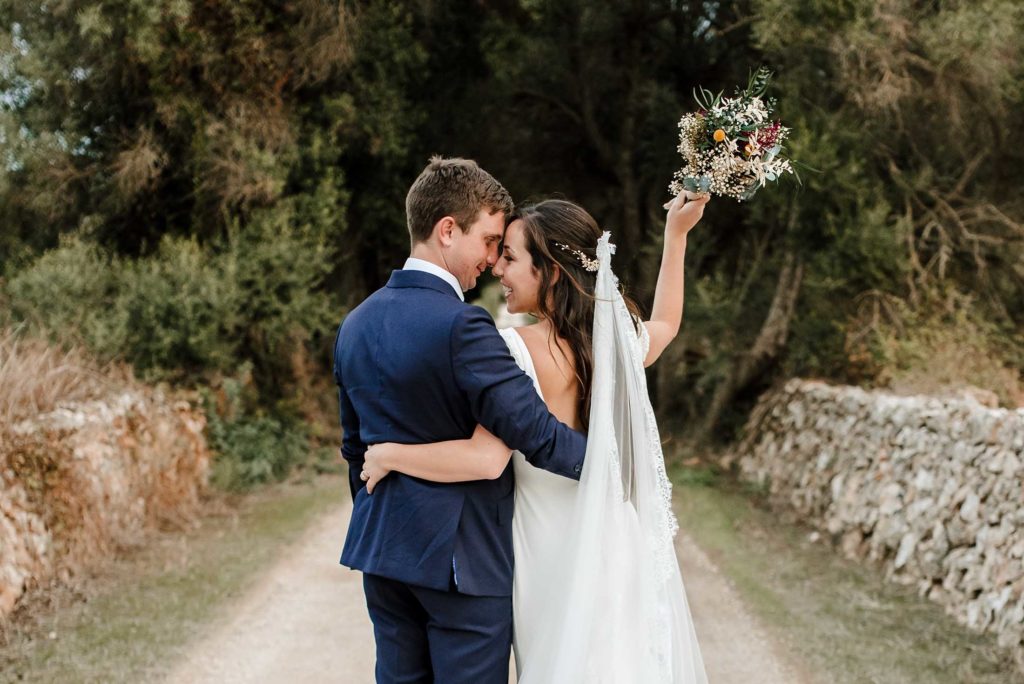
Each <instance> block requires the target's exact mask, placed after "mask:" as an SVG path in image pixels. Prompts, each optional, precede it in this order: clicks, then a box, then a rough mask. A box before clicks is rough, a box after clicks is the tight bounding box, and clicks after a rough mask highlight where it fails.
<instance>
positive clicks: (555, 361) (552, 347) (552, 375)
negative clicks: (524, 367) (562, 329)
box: [516, 321, 586, 430]
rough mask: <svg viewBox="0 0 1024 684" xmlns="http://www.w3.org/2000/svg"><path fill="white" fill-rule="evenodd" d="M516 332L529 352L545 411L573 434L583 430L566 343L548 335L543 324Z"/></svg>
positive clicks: (518, 329)
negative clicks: (570, 428) (546, 406)
mask: <svg viewBox="0 0 1024 684" xmlns="http://www.w3.org/2000/svg"><path fill="white" fill-rule="evenodd" d="M516 332H518V333H519V336H520V337H522V338H523V342H524V343H525V344H526V348H527V349H528V350H529V351H530V358H531V359H533V365H534V368H535V370H536V371H537V379H538V381H539V382H540V391H541V393H542V394H543V395H544V402H545V403H546V404H547V405H548V410H549V411H551V413H552V414H553V415H554V416H555V418H558V420H560V421H562V422H563V423H565V424H566V425H568V426H570V427H572V428H573V429H574V430H583V429H584V428H585V427H586V426H584V425H580V421H579V416H578V415H577V411H576V403H577V401H578V400H579V383H578V382H577V380H576V370H575V368H574V364H573V360H572V359H573V355H572V353H571V350H570V349H569V346H568V343H567V342H566V341H565V340H563V339H562V338H559V337H555V336H553V335H552V334H551V326H550V324H549V323H548V322H547V321H541V322H540V323H535V324H534V325H528V326H524V327H522V328H516Z"/></svg>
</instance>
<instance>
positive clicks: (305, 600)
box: [168, 504, 801, 684]
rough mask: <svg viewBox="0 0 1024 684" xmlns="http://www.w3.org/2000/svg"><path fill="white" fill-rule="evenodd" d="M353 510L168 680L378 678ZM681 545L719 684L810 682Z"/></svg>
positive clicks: (294, 557) (300, 683) (277, 573)
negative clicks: (356, 562)
mask: <svg viewBox="0 0 1024 684" xmlns="http://www.w3.org/2000/svg"><path fill="white" fill-rule="evenodd" d="M348 513H349V505H347V504H346V505H345V506H340V507H338V508H336V509H334V510H332V511H330V512H329V513H328V514H326V515H325V516H323V517H322V518H320V519H319V520H317V521H316V522H315V523H314V524H313V525H312V526H311V527H310V529H309V530H308V532H307V533H306V534H305V536H304V537H303V538H302V539H300V540H297V541H296V543H295V544H294V545H292V546H291V547H289V548H288V549H287V552H286V553H287V556H286V557H285V558H283V559H282V560H281V562H280V563H278V564H277V565H276V566H274V567H272V568H268V570H267V572H266V574H265V575H264V577H263V579H262V580H261V581H260V583H259V584H258V585H257V586H256V587H255V588H254V589H253V590H252V591H251V592H249V594H248V595H247V596H245V598H243V599H242V600H241V601H240V602H239V604H238V605H237V606H236V607H235V608H234V609H233V612H232V614H231V615H229V616H227V617H226V619H225V620H224V621H223V623H222V624H220V625H218V626H216V627H215V628H214V631H213V633H212V634H210V635H208V636H206V637H204V638H200V640H198V641H197V644H196V645H195V646H194V647H193V648H192V650H191V651H190V653H189V655H188V657H187V658H186V659H185V661H184V662H183V663H182V664H181V665H180V666H179V667H178V668H177V669H176V670H175V671H174V672H173V673H172V674H171V676H170V677H169V679H168V683H169V684H200V683H206V682H209V683H211V684H213V683H214V682H216V683H218V684H231V683H233V682H246V683H249V682H261V683H262V682H285V683H286V684H305V683H307V682H308V683H312V682H318V683H319V682H344V683H346V684H348V683H352V684H358V683H362V682H372V681H373V661H374V657H373V634H372V631H371V627H370V622H369V618H368V617H367V615H366V606H365V604H364V602H363V595H362V582H361V576H360V575H359V573H356V572H352V571H349V570H347V569H346V568H343V567H341V566H339V565H338V553H339V550H340V548H341V542H342V539H343V538H344V531H345V529H346V526H347V521H348ZM676 549H677V552H678V554H679V559H680V565H681V567H682V571H683V577H684V581H685V583H686V593H687V596H688V598H689V601H690V610H691V612H692V613H693V617H694V620H695V622H696V625H697V635H698V638H699V639H700V642H701V649H702V652H703V654H704V660H705V664H706V667H707V671H708V677H709V678H710V680H711V682H712V683H713V684H732V683H733V682H735V683H737V684H740V683H743V684H746V683H747V682H758V683H759V684H796V683H799V682H801V678H800V677H799V676H797V675H796V674H794V672H793V671H791V670H789V669H787V667H786V666H785V664H784V662H783V660H782V659H781V658H780V657H779V654H778V652H777V651H776V650H775V649H774V647H773V645H772V644H771V642H770V641H769V639H768V637H767V635H766V634H765V633H764V632H763V631H762V630H761V628H760V627H759V626H758V625H757V624H756V623H755V622H754V620H753V619H752V618H751V617H750V616H749V615H748V614H747V612H746V611H745V610H744V607H743V605H742V603H741V602H740V600H739V598H738V597H737V595H736V593H735V592H734V591H733V590H732V589H731V588H730V587H729V585H728V583H727V582H726V580H725V579H724V577H722V575H721V574H720V573H719V572H718V569H717V568H716V567H715V565H714V564H713V563H712V562H711V561H710V560H709V559H708V557H707V556H706V555H705V554H704V553H703V552H702V551H701V550H700V549H699V548H698V547H697V546H696V544H695V543H694V542H693V541H692V540H691V539H690V538H689V537H687V536H686V535H685V534H682V533H681V534H680V535H679V538H678V540H677V543H676Z"/></svg>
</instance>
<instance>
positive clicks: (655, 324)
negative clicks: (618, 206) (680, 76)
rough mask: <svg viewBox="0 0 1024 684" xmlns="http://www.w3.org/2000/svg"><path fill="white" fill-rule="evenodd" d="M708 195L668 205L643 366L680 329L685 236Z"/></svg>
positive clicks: (684, 199) (655, 358) (674, 201)
mask: <svg viewBox="0 0 1024 684" xmlns="http://www.w3.org/2000/svg"><path fill="white" fill-rule="evenodd" d="M708 199H710V197H709V196H704V197H700V198H698V199H686V198H685V197H684V195H679V196H678V197H676V198H675V199H674V200H672V203H671V204H670V205H669V208H668V216H667V217H666V218H665V248H664V250H663V251H662V254H661V270H660V271H659V272H658V285H657V288H656V289H655V291H654V306H653V307H652V308H651V320H649V321H647V322H646V323H645V325H646V326H647V332H648V334H649V335H650V338H651V346H650V349H649V351H648V352H647V358H645V359H644V366H650V365H651V364H652V363H654V362H655V361H657V360H658V357H659V356H661V353H662V352H663V351H665V347H667V346H668V344H669V342H671V341H672V340H673V339H675V336H676V335H677V334H678V333H679V326H680V325H681V324H682V321H683V282H684V279H683V262H684V259H685V256H686V236H687V234H688V233H689V232H690V229H692V228H693V227H694V226H695V225H697V222H698V221H700V217H701V216H702V215H703V214H704V205H705V204H707V203H708Z"/></svg>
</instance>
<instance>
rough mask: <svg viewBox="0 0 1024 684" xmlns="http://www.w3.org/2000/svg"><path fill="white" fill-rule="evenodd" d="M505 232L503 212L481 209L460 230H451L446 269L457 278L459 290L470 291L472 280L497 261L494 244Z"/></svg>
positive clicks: (474, 282)
mask: <svg viewBox="0 0 1024 684" xmlns="http://www.w3.org/2000/svg"><path fill="white" fill-rule="evenodd" d="M504 232H505V214H504V213H502V212H500V211H496V212H494V213H493V214H489V213H488V212H487V210H485V209H481V210H480V213H479V214H478V215H477V220H476V221H475V222H474V223H473V224H472V225H471V226H469V227H468V228H466V232H465V233H463V232H462V231H460V230H459V229H458V228H456V229H455V230H454V231H452V243H451V247H449V248H448V250H447V255H446V259H445V261H446V263H447V266H448V271H449V272H450V273H451V274H452V275H454V276H455V277H456V278H458V279H459V284H460V285H461V286H462V290H463V291H466V290H472V289H473V288H474V287H476V280H477V278H479V277H480V274H481V273H483V272H484V271H486V270H487V269H488V268H490V267H491V266H494V263H495V262H496V261H497V260H498V245H499V243H501V237H502V235H503V234H504Z"/></svg>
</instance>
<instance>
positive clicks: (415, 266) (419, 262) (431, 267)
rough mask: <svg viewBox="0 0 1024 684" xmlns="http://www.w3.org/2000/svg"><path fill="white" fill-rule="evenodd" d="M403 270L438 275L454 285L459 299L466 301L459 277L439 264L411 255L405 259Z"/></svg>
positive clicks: (453, 288) (453, 287)
mask: <svg viewBox="0 0 1024 684" xmlns="http://www.w3.org/2000/svg"><path fill="white" fill-rule="evenodd" d="M402 270H403V271H423V272H424V273H429V274H431V275H436V276H437V277H438V278H440V279H441V280H443V281H444V282H446V283H448V284H449V285H451V286H452V290H454V291H455V294H456V295H458V297H459V299H461V300H462V301H466V296H465V295H464V294H462V286H461V285H460V284H459V280H458V278H456V277H455V276H454V275H452V274H451V273H449V272H448V271H446V270H444V269H443V268H441V267H440V266H438V265H437V264H432V263H430V262H429V261H424V260H423V259H417V258H416V257H409V258H408V259H406V260H405V266H403V267H402Z"/></svg>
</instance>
